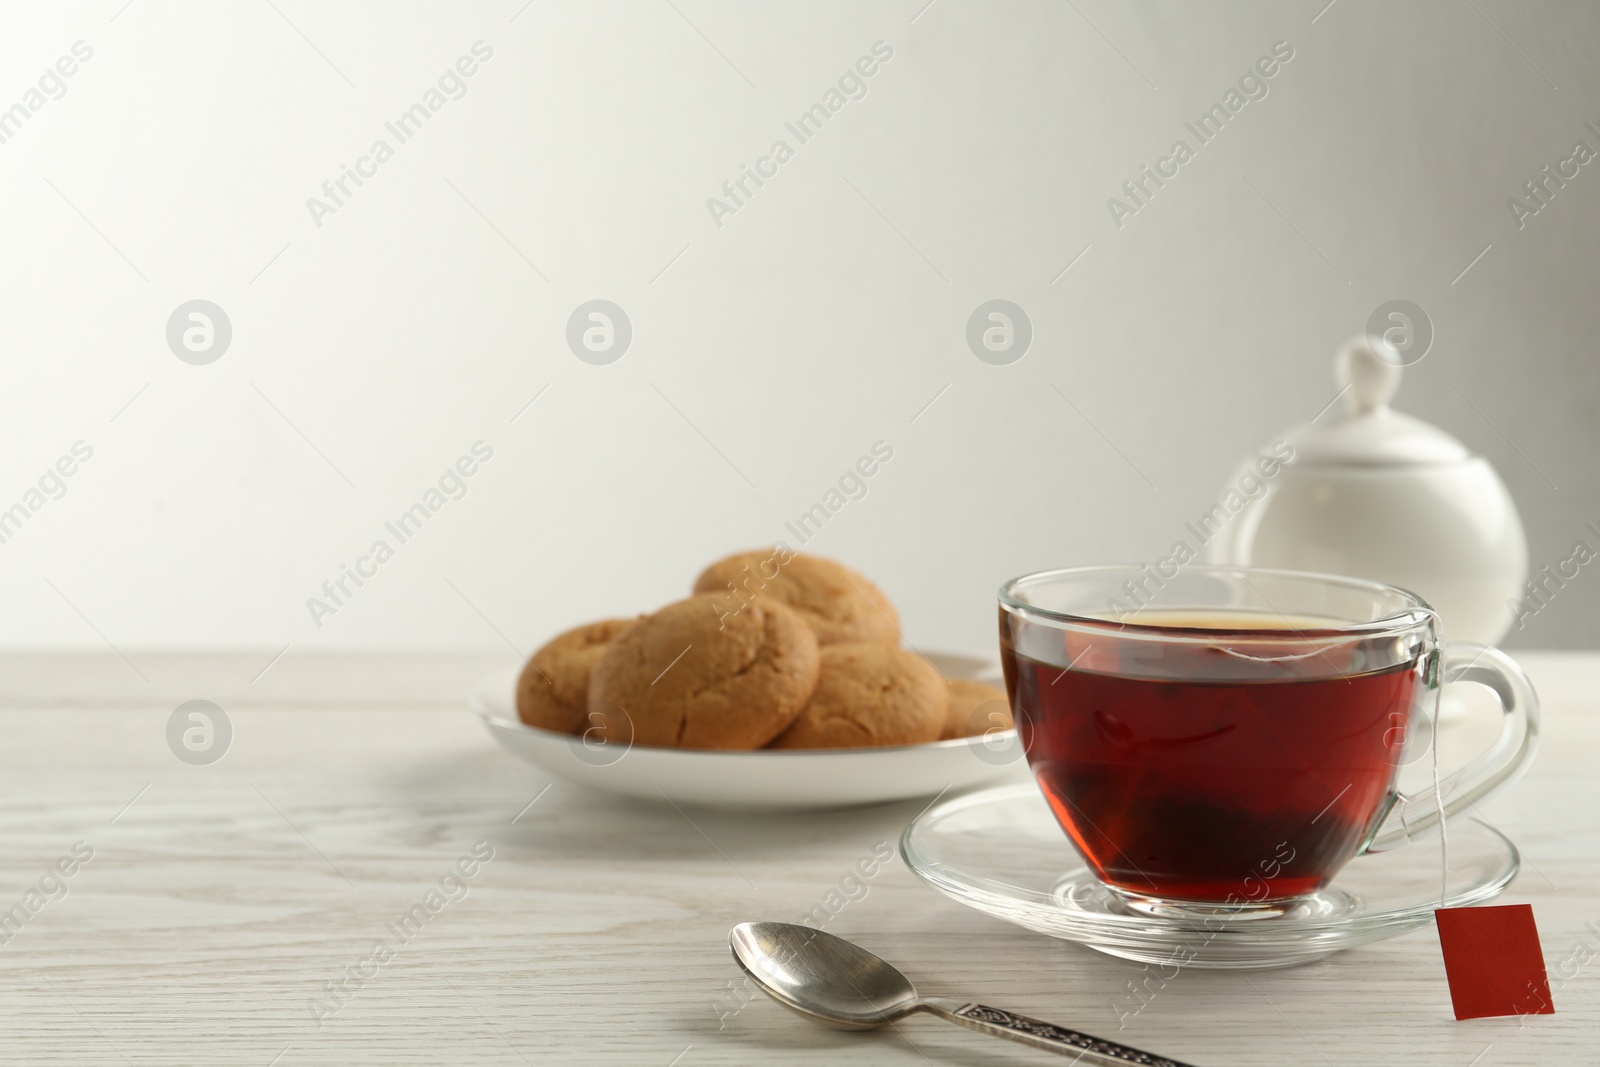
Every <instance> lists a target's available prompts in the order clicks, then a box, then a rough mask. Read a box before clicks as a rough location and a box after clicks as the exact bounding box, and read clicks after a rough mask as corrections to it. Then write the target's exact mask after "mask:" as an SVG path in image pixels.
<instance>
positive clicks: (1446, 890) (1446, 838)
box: [1428, 608, 1450, 908]
mask: <svg viewBox="0 0 1600 1067" xmlns="http://www.w3.org/2000/svg"><path fill="white" fill-rule="evenodd" d="M1428 614H1429V615H1432V616H1433V631H1434V634H1433V637H1434V642H1435V643H1434V647H1433V651H1432V652H1430V653H1429V656H1430V658H1431V659H1432V662H1431V663H1430V664H1429V665H1428V672H1429V673H1430V674H1431V675H1433V677H1432V678H1430V679H1428V681H1430V682H1434V683H1436V686H1437V689H1438V692H1436V693H1435V694H1434V697H1433V737H1432V738H1430V739H1429V740H1430V742H1431V743H1430V744H1429V746H1428V747H1429V748H1431V749H1433V803H1434V807H1435V809H1436V810H1437V811H1438V813H1439V907H1441V908H1444V907H1446V906H1447V901H1448V898H1449V896H1450V832H1449V830H1447V829H1446V827H1445V820H1444V789H1443V787H1442V786H1441V785H1440V784H1439V706H1440V705H1441V704H1443V703H1444V683H1443V681H1442V680H1441V679H1440V678H1439V663H1440V660H1441V658H1442V657H1441V655H1440V648H1441V647H1442V645H1443V634H1442V632H1441V631H1442V629H1443V620H1441V619H1440V618H1439V613H1438V612H1437V611H1434V610H1433V609H1431V608H1430V609H1429V610H1428Z"/></svg>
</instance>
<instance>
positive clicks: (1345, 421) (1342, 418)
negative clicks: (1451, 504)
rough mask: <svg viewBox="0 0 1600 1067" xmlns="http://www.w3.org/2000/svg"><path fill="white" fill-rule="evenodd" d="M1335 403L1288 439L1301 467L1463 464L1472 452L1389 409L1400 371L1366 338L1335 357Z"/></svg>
mask: <svg viewBox="0 0 1600 1067" xmlns="http://www.w3.org/2000/svg"><path fill="white" fill-rule="evenodd" d="M1334 381H1335V382H1336V383H1337V384H1338V385H1339V386H1340V387H1341V388H1340V393H1339V396H1338V397H1336V398H1335V401H1334V404H1333V405H1330V409H1329V410H1327V411H1325V412H1324V413H1323V414H1321V415H1319V416H1317V417H1316V418H1315V419H1313V420H1311V421H1310V422H1308V423H1306V424H1304V425H1302V426H1297V427H1295V428H1294V429H1292V430H1290V431H1289V432H1288V433H1287V434H1285V435H1284V437H1285V439H1286V440H1287V442H1288V443H1289V444H1290V445H1292V446H1293V447H1294V457H1295V462H1296V463H1327V464H1357V465H1366V466H1391V465H1392V466H1400V465H1415V464H1438V463H1458V462H1460V461H1462V460H1465V459H1470V458H1471V456H1472V453H1471V452H1469V451H1468V450H1467V447H1466V446H1465V445H1463V444H1462V443H1461V442H1460V441H1458V440H1456V439H1455V438H1454V437H1451V436H1450V435H1449V434H1447V433H1445V432H1444V431H1443V430H1441V429H1439V428H1438V427H1437V426H1434V425H1432V424H1431V423H1426V422H1423V421H1422V420H1421V419H1416V418H1412V417H1411V416H1410V415H1403V414H1401V413H1400V412H1398V411H1395V410H1393V409H1391V408H1390V407H1389V401H1390V400H1392V399H1394V394H1395V393H1396V392H1397V391H1398V390H1399V388H1400V367H1399V365H1398V364H1395V363H1392V362H1390V361H1389V360H1387V359H1384V358H1383V357H1382V356H1380V355H1379V354H1378V353H1376V352H1374V351H1373V350H1372V348H1371V346H1370V345H1369V344H1368V342H1367V339H1366V338H1365V337H1356V338H1353V339H1352V340H1350V341H1349V342H1347V343H1346V344H1345V346H1344V347H1343V348H1342V349H1340V350H1339V353H1338V354H1337V355H1336V356H1335V357H1334Z"/></svg>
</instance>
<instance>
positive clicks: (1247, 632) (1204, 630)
mask: <svg viewBox="0 0 1600 1067" xmlns="http://www.w3.org/2000/svg"><path fill="white" fill-rule="evenodd" d="M1147 566H1149V564H1147V563H1100V564H1090V565H1086V566H1077V567H1054V568H1051V569H1049V570H1042V571H1032V572H1030V573H1028V574H1023V575H1019V576H1017V577H1015V578H1012V579H1011V580H1009V581H1007V582H1005V583H1003V584H1002V585H1001V586H1000V589H999V591H998V594H997V595H998V598H999V600H1000V605H1001V607H1003V608H1004V609H1005V610H1007V611H1012V612H1016V613H1018V614H1021V615H1027V616H1031V617H1036V618H1040V619H1044V620H1048V621H1050V622H1053V623H1057V624H1060V625H1063V626H1070V627H1077V628H1082V629H1086V630H1097V631H1104V630H1115V631H1116V632H1118V633H1121V634H1126V635H1128V636H1140V635H1143V636H1150V637H1161V638H1164V639H1167V640H1177V641H1181V640H1186V639H1207V638H1209V639H1215V638H1216V637H1217V636H1218V635H1224V636H1245V637H1250V638H1254V639H1257V640H1272V639H1277V640H1303V639H1304V638H1305V636H1306V635H1307V634H1311V633H1314V634H1316V635H1317V636H1319V637H1321V636H1329V637H1342V636H1361V637H1370V636H1373V635H1377V634H1387V633H1404V632H1405V631H1407V630H1412V629H1415V628H1416V627H1418V626H1420V625H1425V624H1426V623H1428V622H1430V621H1432V620H1433V619H1435V618H1436V617H1437V613H1436V612H1435V611H1434V609H1433V607H1432V606H1431V605H1430V604H1429V603H1428V602H1427V601H1426V600H1424V599H1422V597H1420V596H1418V595H1417V594H1416V593H1413V592H1412V591H1411V590H1409V589H1405V588H1403V587H1401V586H1398V585H1390V584H1389V583H1387V582H1377V581H1372V580H1370V579H1367V578H1352V577H1349V576H1348V575H1343V574H1326V573H1323V572H1320V571H1301V570H1291V569H1288V568H1282V567H1254V566H1247V565H1243V564H1232V563H1193V564H1186V565H1184V566H1183V568H1182V570H1181V571H1180V572H1179V573H1183V574H1196V573H1198V574H1215V575H1229V574H1233V575H1243V576H1244V577H1245V578H1246V579H1247V580H1248V578H1249V577H1250V576H1252V575H1255V576H1259V577H1263V578H1290V579H1295V580H1298V581H1310V582H1320V583H1322V584H1324V585H1336V586H1343V587H1344V588H1346V589H1356V590H1363V591H1367V592H1373V593H1383V594H1385V595H1389V596H1399V597H1400V598H1401V599H1403V600H1404V601H1406V602H1407V603H1408V605H1409V606H1408V607H1405V608H1403V609H1401V610H1399V611H1395V612H1391V613H1389V614H1387V615H1383V616H1381V617H1379V618H1376V619H1371V620H1368V621H1366V622H1354V621H1340V622H1339V623H1338V624H1337V625H1330V626H1328V627H1327V628H1326V629H1318V630H1293V629H1288V630H1286V629H1283V628H1281V627H1279V628H1267V627H1259V628H1252V627H1247V626H1173V625H1170V624H1166V625H1157V624H1153V623H1140V622H1136V621H1119V620H1117V619H1109V618H1104V617H1100V616H1095V615H1086V614H1079V613H1074V612H1067V611H1058V610H1056V609H1054V608H1044V607H1040V606H1039V605H1037V604H1029V603H1027V602H1026V601H1023V600H1019V599H1018V598H1017V597H1016V596H1014V595H1013V593H1012V591H1013V590H1015V589H1016V588H1017V587H1019V586H1021V585H1022V584H1023V583H1029V582H1038V581H1044V580H1052V579H1058V578H1067V577H1073V576H1088V575H1093V574H1107V573H1116V572H1121V573H1142V572H1143V571H1144V569H1145V568H1146V567H1147ZM1174 577H1175V576H1174Z"/></svg>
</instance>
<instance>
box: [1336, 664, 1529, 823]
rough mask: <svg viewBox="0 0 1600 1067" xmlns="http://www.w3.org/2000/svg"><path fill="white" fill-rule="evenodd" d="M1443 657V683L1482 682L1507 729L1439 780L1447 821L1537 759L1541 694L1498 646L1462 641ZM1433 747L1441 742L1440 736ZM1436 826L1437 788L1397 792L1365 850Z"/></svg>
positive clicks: (1441, 680)
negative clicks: (1493, 697) (1497, 701)
mask: <svg viewBox="0 0 1600 1067" xmlns="http://www.w3.org/2000/svg"><path fill="white" fill-rule="evenodd" d="M1440 657H1441V666H1440V678H1439V682H1440V684H1441V685H1448V684H1450V683H1451V682H1478V683H1479V684H1481V685H1485V686H1488V687H1489V688H1490V689H1492V690H1493V691H1494V693H1495V695H1496V696H1497V697H1499V698H1500V710H1501V711H1502V712H1504V714H1505V725H1504V726H1503V727H1502V729H1501V731H1500V740H1499V741H1497V742H1495V745H1494V747H1493V748H1491V749H1490V750H1489V751H1488V752H1485V753H1484V754H1483V755H1481V756H1479V757H1478V758H1477V759H1475V760H1473V761H1472V762H1471V763H1469V764H1467V765H1466V766H1465V767H1463V768H1461V769H1460V770H1458V771H1456V772H1455V773H1453V774H1450V775H1446V776H1445V777H1444V778H1442V779H1441V780H1440V782H1439V788H1440V791H1441V793H1442V795H1443V796H1444V798H1445V801H1444V813H1445V817H1446V818H1447V819H1448V818H1453V817H1454V816H1455V815H1456V814H1457V813H1459V812H1461V811H1462V810H1464V809H1466V808H1470V807H1473V806H1474V805H1476V804H1477V803H1478V801H1480V800H1482V799H1483V798H1484V797H1486V796H1488V795H1489V794H1490V793H1492V792H1494V791H1495V790H1496V789H1499V788H1500V787H1501V786H1503V785H1505V784H1506V783H1508V782H1510V781H1511V780H1512V779H1514V778H1516V777H1517V775H1519V774H1521V773H1522V772H1523V770H1525V769H1526V768H1527V766H1528V764H1529V763H1530V762H1531V761H1532V760H1533V754H1534V752H1535V750H1537V749H1538V747H1539V695H1538V694H1537V693H1535V692H1534V691H1533V683H1532V682H1530V681H1529V680H1528V676H1527V675H1526V674H1524V673H1523V671H1522V668H1521V667H1519V666H1517V664H1516V661H1514V660H1513V659H1512V658H1511V657H1510V656H1508V655H1506V654H1505V653H1504V652H1501V651H1500V650H1499V649H1498V648H1489V647H1487V646H1484V645H1475V644H1470V643H1467V642H1461V643H1459V644H1452V645H1450V646H1449V647H1448V648H1445V649H1444V650H1443V651H1442V652H1441V653H1440ZM1435 699H1437V696H1436V697H1435ZM1433 743H1434V744H1435V745H1437V744H1438V743H1439V739H1438V737H1437V736H1435V737H1434V738H1433ZM1438 825H1439V805H1438V802H1437V801H1436V800H1435V799H1434V796H1433V790H1431V789H1429V790H1427V791H1425V792H1422V793H1418V794H1413V795H1410V796H1408V795H1406V794H1404V793H1401V792H1399V791H1398V790H1397V791H1396V792H1395V796H1394V799H1393V800H1392V801H1390V803H1389V809H1388V811H1387V812H1385V814H1384V817H1383V818H1382V819H1381V820H1379V823H1378V827H1377V832H1376V833H1375V834H1374V836H1373V837H1372V839H1371V840H1370V841H1368V842H1367V845H1366V847H1365V848H1364V849H1362V851H1363V852H1386V851H1388V850H1389V849H1392V848H1398V847H1400V846H1401V845H1404V844H1409V843H1410V842H1411V841H1414V840H1416V838H1417V836H1418V835H1419V834H1421V833H1423V832H1425V831H1427V830H1430V829H1432V828H1433V827H1435V826H1438Z"/></svg>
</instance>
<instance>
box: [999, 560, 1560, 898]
mask: <svg viewBox="0 0 1600 1067" xmlns="http://www.w3.org/2000/svg"><path fill="white" fill-rule="evenodd" d="M1168 569H1169V570H1172V571H1174V573H1172V574H1170V575H1168V574H1163V573H1161V571H1160V570H1158V569H1157V568H1156V567H1153V566H1142V567H1141V566H1108V567H1074V568H1069V569H1065V570H1054V571H1044V572H1041V573H1038V574H1030V575H1027V576H1025V577H1022V578H1017V579H1015V580H1013V581H1010V582H1007V583H1006V584H1005V585H1004V586H1003V587H1001V590H1000V648H1001V658H1002V660H1003V663H1004V667H1005V675H1006V688H1007V690H1008V692H1009V695H1010V698H1011V706H1012V710H1013V713H1014V715H1015V718H1016V723H1017V729H1018V731H1019V733H1020V736H1021V741H1022V745H1023V750H1024V752H1026V754H1027V759H1028V765H1029V768H1030V769H1031V770H1032V772H1033V775H1034V777H1035V779H1036V780H1037V782H1038V785H1039V788H1040V789H1041V791H1042V792H1043V793H1044V797H1045V800H1046V801H1048V802H1049V805H1050V807H1051V809H1052V811H1053V812H1054V813H1055V817H1056V820H1057V821H1058V822H1059V823H1060V824H1061V828H1062V829H1063V830H1065V831H1066V833H1067V836H1068V837H1069V838H1071V839H1072V843H1073V845H1075V846H1076V848H1077V850H1078V852H1079V853H1081V854H1082V856H1083V858H1084V860H1085V861H1086V862H1087V863H1088V865H1089V868H1090V870H1092V871H1093V872H1094V874H1095V875H1096V877H1098V878H1099V880H1100V881H1101V882H1102V883H1103V884H1104V885H1105V886H1106V887H1108V888H1109V889H1111V890H1112V891H1113V892H1114V893H1115V894H1117V895H1118V896H1119V897H1120V898H1121V900H1122V902H1123V903H1124V904H1125V905H1126V906H1127V907H1128V908H1130V909H1132V910H1133V911H1136V912H1140V913H1144V914H1150V915H1160V916H1170V917H1178V918H1200V917H1207V918H1209V917H1219V916H1220V917H1223V918H1227V919H1255V918H1267V917H1271V916H1277V915H1282V914H1285V913H1286V912H1288V911H1290V910H1291V909H1293V910H1294V911H1295V913H1296V914H1306V913H1307V911H1308V905H1309V906H1310V907H1309V911H1310V912H1311V913H1312V914H1315V913H1316V912H1317V910H1318V909H1317V907H1316V906H1315V905H1316V901H1317V899H1318V898H1317V894H1318V893H1319V891H1320V890H1322V889H1323V888H1324V887H1325V886H1326V885H1327V884H1328V883H1329V882H1330V881H1331V880H1332V879H1333V877H1334V876H1335V875H1336V874H1338V873H1339V870H1340V868H1341V867H1343V866H1344V864H1345V863H1346V862H1347V861H1349V860H1350V859H1351V858H1352V857H1354V856H1357V855H1360V854H1362V853H1364V852H1376V851H1381V850H1385V849H1391V848H1394V847H1397V846H1399V845H1402V844H1405V843H1406V842H1408V841H1412V840H1414V839H1416V838H1417V837H1418V835H1420V834H1422V833H1424V832H1425V831H1428V830H1429V829H1430V828H1436V827H1437V826H1438V822H1439V819H1440V817H1441V815H1440V813H1441V811H1442V812H1443V816H1444V818H1446V819H1448V818H1449V817H1450V816H1452V815H1455V814H1457V813H1459V812H1462V811H1465V810H1469V809H1471V808H1472V807H1473V806H1474V805H1476V804H1477V803H1478V802H1479V801H1481V800H1482V799H1483V798H1484V797H1486V796H1488V795H1489V793H1491V792H1492V791H1494V790H1495V789H1498V788H1500V787H1501V786H1503V785H1505V784H1506V783H1507V782H1509V781H1511V780H1512V779H1513V778H1514V777H1515V776H1516V775H1517V774H1518V773H1519V772H1520V771H1522V770H1523V768H1525V767H1526V766H1527V765H1528V762H1529V761H1530V760H1531V759H1532V758H1533V754H1534V749H1535V747H1536V742H1537V737H1538V715H1539V704H1538V697H1537V696H1536V695H1535V694H1534V690H1533V686H1532V684H1531V683H1530V682H1529V681H1528V678H1527V676H1526V675H1525V674H1524V673H1523V672H1522V670H1521V668H1519V667H1518V666H1517V665H1516V663H1515V662H1513V661H1512V660H1511V658H1510V657H1508V656H1507V655H1506V654H1505V653H1503V652H1500V651H1499V650H1497V649H1493V648H1486V647H1484V646H1482V645H1470V644H1451V645H1448V646H1446V645H1443V644H1441V641H1440V633H1439V618H1438V615H1437V614H1436V613H1435V612H1434V611H1433V609H1432V608H1430V607H1429V606H1428V605H1427V604H1426V603H1425V602H1424V601H1423V600H1422V599H1421V598H1419V597H1417V596H1416V595H1414V594H1412V593H1408V592H1406V591H1405V590H1403V589H1398V588H1395V587H1393V586H1388V585H1382V584H1380V583H1377V582H1368V581H1361V580H1358V579H1353V578H1340V577H1334V576H1330V575H1320V574H1306V573H1300V572H1295V571H1279V570H1267V569H1263V568H1252V567H1223V566H1202V565H1198V564H1196V565H1191V566H1187V567H1183V568H1181V569H1179V568H1168ZM1457 681H1470V682H1479V683H1481V684H1483V685H1486V686H1488V687H1489V688H1490V689H1491V690H1493V691H1494V693H1495V694H1496V695H1497V696H1498V697H1499V700H1500V705H1501V708H1502V710H1503V712H1504V716H1503V720H1504V725H1503V729H1502V731H1501V735H1500V739H1499V741H1498V742H1497V743H1496V744H1495V745H1494V747H1493V748H1492V749H1491V750H1490V751H1489V752H1487V753H1485V754H1484V755H1482V756H1480V757H1478V758H1477V759H1476V760H1474V761H1473V762H1472V763H1470V764H1468V765H1467V766H1465V767H1463V768H1461V769H1459V770H1456V771H1453V772H1452V773H1450V774H1449V775H1448V776H1447V777H1444V778H1443V779H1442V781H1441V783H1440V786H1441V788H1440V792H1439V794H1437V795H1436V794H1435V793H1434V790H1433V789H1432V788H1431V787H1429V788H1428V789H1427V790H1426V791H1425V792H1419V793H1417V794H1416V795H1407V794H1404V793H1402V792H1400V791H1399V789H1398V786H1397V779H1398V777H1399V772H1400V767H1401V765H1402V754H1403V753H1404V752H1405V750H1406V745H1407V742H1408V740H1409V739H1410V737H1411V734H1412V730H1413V728H1414V727H1415V726H1416V724H1418V723H1419V722H1424V721H1428V720H1430V719H1431V717H1432V716H1433V715H1434V714H1435V711H1436V708H1437V703H1438V700H1439V690H1440V687H1441V686H1442V685H1444V684H1446V683H1449V682H1457ZM1435 753H1437V749H1435ZM1441 798H1442V799H1441Z"/></svg>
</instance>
